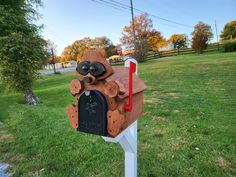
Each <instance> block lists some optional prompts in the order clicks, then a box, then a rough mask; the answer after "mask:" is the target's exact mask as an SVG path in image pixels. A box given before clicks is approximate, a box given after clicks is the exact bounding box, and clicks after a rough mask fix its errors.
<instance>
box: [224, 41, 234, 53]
mask: <svg viewBox="0 0 236 177" xmlns="http://www.w3.org/2000/svg"><path fill="white" fill-rule="evenodd" d="M223 51H224V52H236V41H233V42H227V43H224V44H223Z"/></svg>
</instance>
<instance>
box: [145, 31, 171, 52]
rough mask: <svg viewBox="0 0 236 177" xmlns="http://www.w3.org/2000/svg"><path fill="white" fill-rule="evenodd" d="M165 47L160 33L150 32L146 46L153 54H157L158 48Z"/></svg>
mask: <svg viewBox="0 0 236 177" xmlns="http://www.w3.org/2000/svg"><path fill="white" fill-rule="evenodd" d="M166 45H167V42H166V40H165V38H164V37H163V36H162V35H161V32H159V31H157V30H152V31H151V32H149V38H148V46H149V48H150V49H151V50H152V51H153V52H154V53H156V52H158V51H159V49H160V48H163V47H165V46H166Z"/></svg>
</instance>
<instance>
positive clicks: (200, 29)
mask: <svg viewBox="0 0 236 177" xmlns="http://www.w3.org/2000/svg"><path fill="white" fill-rule="evenodd" d="M191 35H192V48H193V50H195V51H196V52H197V53H198V54H201V53H202V52H203V50H204V49H206V48H207V44H208V42H209V41H210V40H211V38H212V37H213V33H212V30H211V27H210V25H207V24H205V23H203V22H198V24H196V25H195V26H194V31H193V32H192V33H191Z"/></svg>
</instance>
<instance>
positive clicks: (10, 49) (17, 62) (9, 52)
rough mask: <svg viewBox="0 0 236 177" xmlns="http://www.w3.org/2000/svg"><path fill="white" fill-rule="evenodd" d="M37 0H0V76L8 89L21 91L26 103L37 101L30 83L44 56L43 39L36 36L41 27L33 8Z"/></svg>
mask: <svg viewBox="0 0 236 177" xmlns="http://www.w3.org/2000/svg"><path fill="white" fill-rule="evenodd" d="M41 5H42V4H41V1H40V0H37V1H35V0H21V1H14V0H1V1H0V26H1V28H0V67H1V79H2V80H3V81H4V82H6V84H7V86H8V88H10V89H11V90H15V91H19V92H23V93H24V97H25V101H26V103H28V104H37V103H38V99H37V97H36V96H35V95H34V93H33V91H32V83H33V81H34V80H35V78H36V77H37V76H38V69H39V68H40V64H41V63H42V60H44V59H45V57H46V51H45V45H46V42H45V40H43V39H42V37H41V36H40V35H39V30H40V27H38V26H36V25H35V24H34V23H33V22H35V20H37V19H38V13H37V12H36V9H34V7H36V6H41Z"/></svg>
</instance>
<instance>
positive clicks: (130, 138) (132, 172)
mask: <svg viewBox="0 0 236 177" xmlns="http://www.w3.org/2000/svg"><path fill="white" fill-rule="evenodd" d="M131 61H132V62H134V63H135V64H136V73H135V74H136V75H138V62H137V61H136V60H135V59H133V58H129V59H127V60H126V61H125V67H129V64H130V62H131ZM137 127H138V121H137V120H136V121H135V122H134V123H133V124H132V125H130V126H129V127H128V128H127V129H126V130H124V131H123V132H122V133H120V134H119V135H118V136H117V137H115V138H110V137H104V136H103V137H102V138H103V139H104V140H105V141H106V142H111V143H119V144H120V145H121V147H122V148H123V150H124V152H125V177H137Z"/></svg>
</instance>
